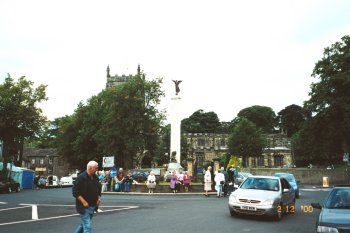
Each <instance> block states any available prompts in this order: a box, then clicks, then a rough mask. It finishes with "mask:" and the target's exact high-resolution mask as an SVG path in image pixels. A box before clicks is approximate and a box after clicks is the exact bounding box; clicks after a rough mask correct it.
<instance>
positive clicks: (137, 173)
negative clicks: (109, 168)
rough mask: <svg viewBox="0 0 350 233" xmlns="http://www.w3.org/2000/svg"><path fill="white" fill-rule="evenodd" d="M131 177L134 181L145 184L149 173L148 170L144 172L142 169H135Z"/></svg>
mask: <svg viewBox="0 0 350 233" xmlns="http://www.w3.org/2000/svg"><path fill="white" fill-rule="evenodd" d="M131 174H132V175H131V176H132V178H133V180H135V181H137V182H139V183H141V182H145V181H146V180H147V177H148V175H149V172H148V171H147V170H142V169H137V170H136V169H135V170H132V172H131Z"/></svg>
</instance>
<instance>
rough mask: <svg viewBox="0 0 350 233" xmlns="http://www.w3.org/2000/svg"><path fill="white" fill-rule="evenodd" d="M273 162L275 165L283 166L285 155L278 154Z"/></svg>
mask: <svg viewBox="0 0 350 233" xmlns="http://www.w3.org/2000/svg"><path fill="white" fill-rule="evenodd" d="M273 160H274V161H273V162H274V165H275V167H282V166H283V156H281V155H277V156H274V157H273Z"/></svg>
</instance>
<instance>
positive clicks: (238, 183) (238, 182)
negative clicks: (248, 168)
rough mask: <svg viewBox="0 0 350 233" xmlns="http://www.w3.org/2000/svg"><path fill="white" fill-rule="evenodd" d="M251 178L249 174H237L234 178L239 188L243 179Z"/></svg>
mask: <svg viewBox="0 0 350 233" xmlns="http://www.w3.org/2000/svg"><path fill="white" fill-rule="evenodd" d="M250 176H252V174H250V173H249V172H238V174H237V177H236V183H237V185H238V186H239V185H240V184H241V183H242V182H243V181H244V180H245V179H247V178H248V177H250Z"/></svg>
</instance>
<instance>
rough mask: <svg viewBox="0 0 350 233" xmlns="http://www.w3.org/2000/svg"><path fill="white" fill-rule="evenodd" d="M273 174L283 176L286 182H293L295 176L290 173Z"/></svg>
mask: <svg viewBox="0 0 350 233" xmlns="http://www.w3.org/2000/svg"><path fill="white" fill-rule="evenodd" d="M275 176H278V177H283V178H285V179H286V180H288V182H295V178H294V176H293V175H292V174H282V173H276V174H275Z"/></svg>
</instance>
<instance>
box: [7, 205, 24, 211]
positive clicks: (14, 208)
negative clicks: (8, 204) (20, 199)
mask: <svg viewBox="0 0 350 233" xmlns="http://www.w3.org/2000/svg"><path fill="white" fill-rule="evenodd" d="M28 207H30V206H21V207H13V208H7V209H0V211H6V210H16V209H23V208H28Z"/></svg>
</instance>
